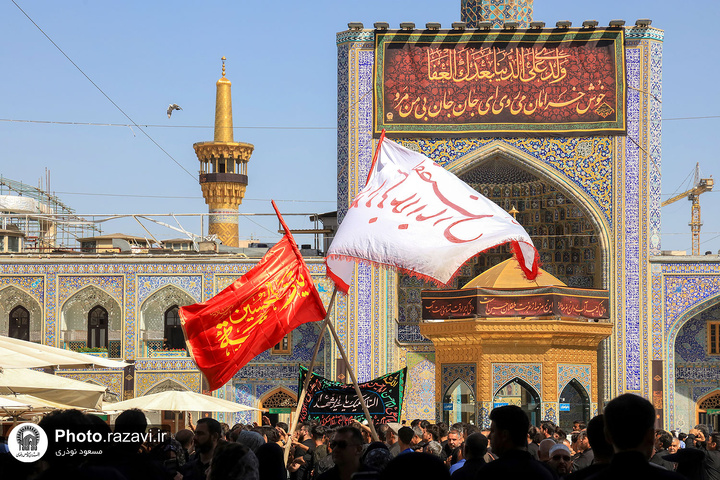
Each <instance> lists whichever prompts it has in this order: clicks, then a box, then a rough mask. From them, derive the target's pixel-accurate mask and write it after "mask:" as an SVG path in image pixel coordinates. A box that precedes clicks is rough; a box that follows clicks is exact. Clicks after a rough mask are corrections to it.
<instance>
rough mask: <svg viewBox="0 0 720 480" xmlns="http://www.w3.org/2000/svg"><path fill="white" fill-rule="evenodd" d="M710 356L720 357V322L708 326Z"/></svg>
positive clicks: (710, 323)
mask: <svg viewBox="0 0 720 480" xmlns="http://www.w3.org/2000/svg"><path fill="white" fill-rule="evenodd" d="M707 332H708V333H707V340H708V342H707V345H708V347H707V352H708V355H720V322H708V324H707Z"/></svg>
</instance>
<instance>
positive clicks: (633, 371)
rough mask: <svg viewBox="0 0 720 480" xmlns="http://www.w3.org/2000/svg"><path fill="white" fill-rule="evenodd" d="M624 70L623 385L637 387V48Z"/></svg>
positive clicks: (628, 56) (627, 53)
mask: <svg viewBox="0 0 720 480" xmlns="http://www.w3.org/2000/svg"><path fill="white" fill-rule="evenodd" d="M625 65H626V72H627V85H628V87H629V88H628V91H627V137H628V138H627V141H626V142H625V165H624V176H623V178H622V183H623V184H624V185H625V188H624V196H623V201H624V202H623V209H624V222H623V230H624V231H623V237H624V243H623V246H624V256H625V258H624V262H623V265H622V267H621V268H620V269H619V270H622V271H623V275H624V277H625V278H624V297H623V301H624V312H623V314H624V322H623V323H624V328H625V332H624V347H625V388H626V389H627V390H634V391H637V390H640V388H641V385H640V384H641V371H640V370H641V363H642V362H641V355H642V353H641V345H640V341H641V334H640V329H641V327H640V170H639V169H640V148H639V146H638V145H639V142H640V141H641V140H640V92H639V91H638V89H639V88H641V85H640V49H637V48H628V49H627V50H626V51H625Z"/></svg>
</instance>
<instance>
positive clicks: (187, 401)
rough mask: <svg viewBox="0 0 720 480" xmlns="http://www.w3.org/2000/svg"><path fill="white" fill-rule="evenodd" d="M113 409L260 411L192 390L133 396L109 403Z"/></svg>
mask: <svg viewBox="0 0 720 480" xmlns="http://www.w3.org/2000/svg"><path fill="white" fill-rule="evenodd" d="M108 408H111V409H112V410H128V409H130V408H138V409H140V410H153V411H162V410H169V411H175V412H225V413H233V412H246V411H250V410H257V411H260V410H261V409H259V408H254V407H248V406H247V405H241V404H239V403H235V402H231V401H228V400H223V399H222V398H217V397H211V396H210V395H203V394H201V393H195V392H190V391H175V390H169V391H166V392H160V393H153V394H151V395H145V396H143V397H137V398H132V399H130V400H125V401H122V402H118V403H113V404H112V405H108Z"/></svg>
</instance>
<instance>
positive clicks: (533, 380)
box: [492, 363, 542, 398]
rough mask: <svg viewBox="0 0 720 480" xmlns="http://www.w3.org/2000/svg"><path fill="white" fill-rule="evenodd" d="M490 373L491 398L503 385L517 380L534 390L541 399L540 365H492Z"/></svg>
mask: <svg viewBox="0 0 720 480" xmlns="http://www.w3.org/2000/svg"><path fill="white" fill-rule="evenodd" d="M492 371H493V373H492V385H493V389H492V391H493V396H495V393H496V392H497V391H498V390H500V389H501V388H502V387H504V386H505V384H507V383H510V382H511V381H513V380H514V379H516V378H517V379H520V380H523V381H524V382H525V383H527V384H528V385H530V386H531V387H532V388H534V389H535V392H536V393H537V395H538V396H539V397H540V398H542V364H540V363H493V364H492Z"/></svg>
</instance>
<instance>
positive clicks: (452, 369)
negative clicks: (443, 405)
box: [433, 363, 477, 399]
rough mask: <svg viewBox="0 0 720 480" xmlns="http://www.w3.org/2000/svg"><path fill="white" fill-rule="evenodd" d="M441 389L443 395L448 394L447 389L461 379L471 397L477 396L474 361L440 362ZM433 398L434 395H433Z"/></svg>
mask: <svg viewBox="0 0 720 480" xmlns="http://www.w3.org/2000/svg"><path fill="white" fill-rule="evenodd" d="M441 378H442V391H441V394H442V396H443V397H444V396H445V395H448V394H449V392H448V390H449V389H450V387H451V386H452V384H454V383H455V382H456V381H457V380H462V381H463V382H464V383H465V384H467V386H468V387H470V391H471V392H472V394H473V399H475V398H477V395H476V393H475V392H476V386H475V364H474V363H443V364H442V374H441ZM433 398H434V397H433Z"/></svg>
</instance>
